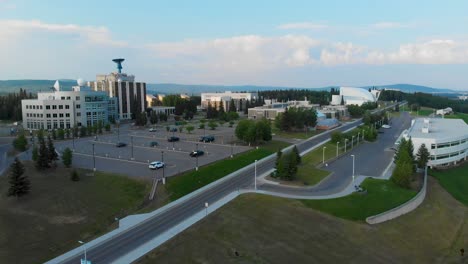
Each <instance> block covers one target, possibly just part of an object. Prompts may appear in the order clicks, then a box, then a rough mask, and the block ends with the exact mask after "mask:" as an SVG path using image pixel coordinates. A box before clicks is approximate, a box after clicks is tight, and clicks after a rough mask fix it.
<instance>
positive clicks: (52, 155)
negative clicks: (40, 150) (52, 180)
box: [47, 137, 58, 163]
mask: <svg viewBox="0 0 468 264" xmlns="http://www.w3.org/2000/svg"><path fill="white" fill-rule="evenodd" d="M57 159H58V155H57V152H55V147H54V142H52V139H51V138H50V137H48V138H47V161H48V162H49V163H55V161H56V160H57Z"/></svg>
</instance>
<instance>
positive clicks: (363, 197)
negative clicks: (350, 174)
mask: <svg viewBox="0 0 468 264" xmlns="http://www.w3.org/2000/svg"><path fill="white" fill-rule="evenodd" d="M361 186H362V187H363V188H364V189H366V190H367V194H358V193H353V194H351V195H348V196H345V197H341V198H336V199H329V200H302V203H303V204H304V205H306V206H307V207H310V208H314V209H317V210H320V211H322V212H325V213H328V214H331V215H334V216H337V217H341V218H344V219H349V220H361V221H364V220H365V219H366V218H367V217H369V216H372V215H376V214H379V213H382V212H385V211H387V210H389V209H392V208H394V207H397V206H399V205H401V204H403V203H404V202H406V201H408V200H410V199H411V198H413V197H414V196H415V195H416V192H415V191H413V190H408V189H404V188H401V187H399V186H397V185H396V184H394V183H393V182H392V181H388V180H378V179H372V178H368V179H366V180H365V181H364V182H363V183H362V184H361Z"/></svg>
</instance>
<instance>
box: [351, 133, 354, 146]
mask: <svg viewBox="0 0 468 264" xmlns="http://www.w3.org/2000/svg"><path fill="white" fill-rule="evenodd" d="M353 147H354V136H352V137H351V148H353Z"/></svg>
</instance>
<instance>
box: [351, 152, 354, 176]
mask: <svg viewBox="0 0 468 264" xmlns="http://www.w3.org/2000/svg"><path fill="white" fill-rule="evenodd" d="M351 157H353V182H354V154H353V155H351Z"/></svg>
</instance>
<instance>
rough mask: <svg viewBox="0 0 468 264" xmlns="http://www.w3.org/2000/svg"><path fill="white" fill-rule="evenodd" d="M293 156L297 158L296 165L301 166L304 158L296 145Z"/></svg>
mask: <svg viewBox="0 0 468 264" xmlns="http://www.w3.org/2000/svg"><path fill="white" fill-rule="evenodd" d="M292 154H293V155H294V156H295V157H296V163H297V164H300V163H301V159H302V158H301V155H300V154H299V150H298V149H297V146H296V145H294V148H293V149H292Z"/></svg>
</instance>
